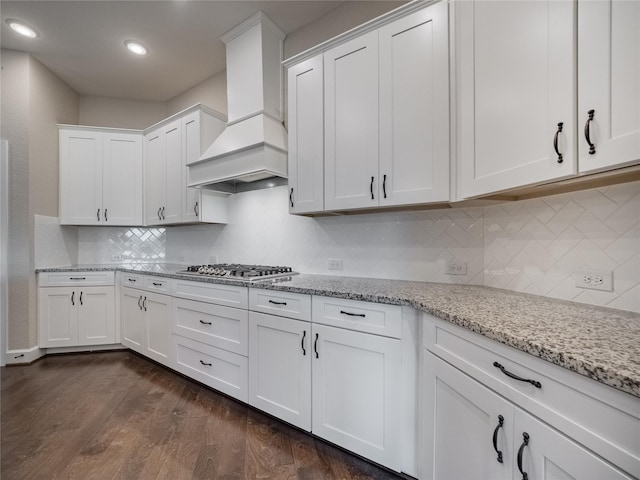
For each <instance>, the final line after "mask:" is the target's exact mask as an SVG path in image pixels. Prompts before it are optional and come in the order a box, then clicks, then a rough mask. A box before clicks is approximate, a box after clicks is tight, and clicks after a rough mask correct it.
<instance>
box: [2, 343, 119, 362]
mask: <svg viewBox="0 0 640 480" xmlns="http://www.w3.org/2000/svg"><path fill="white" fill-rule="evenodd" d="M126 349H127V347H125V346H124V345H122V344H120V343H116V344H109V345H84V346H80V347H56V348H40V347H33V348H28V349H23V350H9V351H8V352H7V355H6V357H5V358H6V364H7V365H20V364H27V363H31V362H35V361H36V360H38V359H39V358H41V357H44V356H45V355H49V354H53V353H80V352H103V351H108V350H126Z"/></svg>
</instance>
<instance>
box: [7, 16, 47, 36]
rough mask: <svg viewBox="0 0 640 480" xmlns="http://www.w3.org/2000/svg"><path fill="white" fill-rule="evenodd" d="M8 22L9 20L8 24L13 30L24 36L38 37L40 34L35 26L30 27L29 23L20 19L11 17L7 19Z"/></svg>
mask: <svg viewBox="0 0 640 480" xmlns="http://www.w3.org/2000/svg"><path fill="white" fill-rule="evenodd" d="M6 22H7V25H9V26H10V27H11V30H13V31H14V32H16V33H19V34H20V35H22V36H24V37H28V38H36V37H39V36H40V35H39V34H38V32H37V31H36V30H35V29H34V28H32V27H29V26H28V25H26V24H25V23H24V22H21V21H20V20H15V19H13V18H9V19H7V21H6Z"/></svg>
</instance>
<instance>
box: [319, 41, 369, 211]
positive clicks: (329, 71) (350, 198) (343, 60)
mask: <svg viewBox="0 0 640 480" xmlns="http://www.w3.org/2000/svg"><path fill="white" fill-rule="evenodd" d="M324 88H325V100H324V104H325V118H324V134H325V149H324V152H325V209H326V210H340V209H349V208H360V207H372V206H377V205H378V196H377V192H378V181H379V179H378V32H377V31H374V32H370V33H367V34H365V35H362V36H361V37H358V38H356V39H354V40H351V41H349V42H347V43H345V44H343V45H340V46H338V47H335V48H333V49H331V50H329V51H328V52H325V54H324Z"/></svg>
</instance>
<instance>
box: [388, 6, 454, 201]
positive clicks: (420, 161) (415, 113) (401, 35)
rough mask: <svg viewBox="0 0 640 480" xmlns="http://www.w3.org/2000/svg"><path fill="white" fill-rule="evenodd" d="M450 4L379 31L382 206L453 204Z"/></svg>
mask: <svg viewBox="0 0 640 480" xmlns="http://www.w3.org/2000/svg"><path fill="white" fill-rule="evenodd" d="M448 45H449V28H448V15H447V2H440V3H437V4H436V5H433V6H431V7H429V8H426V9H424V10H420V11H418V12H416V13H413V14H411V15H409V16H407V17H404V18H401V19H400V20H396V21H395V22H393V23H391V24H389V25H385V26H384V27H382V28H381V29H380V30H379V50H380V52H379V62H380V64H379V67H380V68H379V70H380V72H379V82H380V83H379V88H380V107H379V108H380V112H379V113H380V119H379V123H380V126H379V131H380V154H379V161H380V171H379V177H381V178H379V179H378V187H379V188H378V197H379V198H380V205H407V204H416V203H427V202H443V201H444V202H446V201H448V200H449V56H448V52H449V48H448Z"/></svg>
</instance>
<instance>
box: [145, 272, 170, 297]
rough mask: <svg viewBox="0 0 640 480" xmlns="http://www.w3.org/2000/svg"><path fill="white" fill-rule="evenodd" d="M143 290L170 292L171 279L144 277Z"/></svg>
mask: <svg viewBox="0 0 640 480" xmlns="http://www.w3.org/2000/svg"><path fill="white" fill-rule="evenodd" d="M144 289H145V290H148V291H150V292H161V293H170V292H171V279H169V278H166V277H150V276H148V275H145V276H144Z"/></svg>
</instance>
